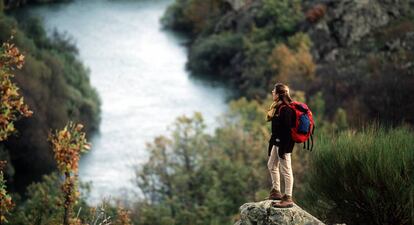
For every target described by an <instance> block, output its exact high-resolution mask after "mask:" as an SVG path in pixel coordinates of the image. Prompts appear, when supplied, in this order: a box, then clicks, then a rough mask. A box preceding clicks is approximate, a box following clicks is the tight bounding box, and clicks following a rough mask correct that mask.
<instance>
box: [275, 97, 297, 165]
mask: <svg viewBox="0 0 414 225" xmlns="http://www.w3.org/2000/svg"><path fill="white" fill-rule="evenodd" d="M278 112H279V113H278ZM295 122H296V114H295V112H294V111H293V109H291V108H290V107H289V106H287V105H286V104H282V105H280V106H279V107H278V108H277V109H276V113H275V116H273V118H272V136H271V137H270V140H269V152H268V154H269V156H270V153H271V150H272V147H273V145H276V146H278V147H279V157H280V158H284V156H283V155H284V154H285V153H291V152H292V151H293V147H294V146H295V142H294V141H293V140H292V136H291V134H290V132H291V131H290V130H291V128H292V127H294V126H295ZM277 139H278V140H279V141H277Z"/></svg>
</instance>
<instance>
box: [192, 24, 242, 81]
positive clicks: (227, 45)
mask: <svg viewBox="0 0 414 225" xmlns="http://www.w3.org/2000/svg"><path fill="white" fill-rule="evenodd" d="M242 48H243V41H242V36H241V35H240V34H232V33H227V32H226V33H221V34H215V35H211V36H209V37H206V38H203V39H199V40H197V41H196V43H194V45H193V46H192V48H191V50H190V54H189V62H188V65H187V66H188V68H189V69H191V70H192V71H194V72H195V73H218V74H220V75H228V76H229V75H230V74H226V72H228V70H229V67H230V65H231V60H232V58H233V57H234V56H235V55H236V54H237V53H239V52H241V51H242Z"/></svg>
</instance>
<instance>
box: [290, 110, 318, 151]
mask: <svg viewBox="0 0 414 225" xmlns="http://www.w3.org/2000/svg"><path fill="white" fill-rule="evenodd" d="M289 107H290V108H291V109H293V111H294V112H295V114H296V120H295V126H294V127H292V128H291V132H290V133H291V136H292V139H293V141H294V142H296V143H304V145H303V148H306V144H307V149H308V150H310V151H312V149H313V136H312V135H313V132H314V130H315V122H314V121H313V117H312V112H311V110H310V109H309V107H308V106H307V105H306V104H305V103H301V102H292V103H290V104H289ZM309 140H310V141H311V144H312V145H311V147H310V149H309Z"/></svg>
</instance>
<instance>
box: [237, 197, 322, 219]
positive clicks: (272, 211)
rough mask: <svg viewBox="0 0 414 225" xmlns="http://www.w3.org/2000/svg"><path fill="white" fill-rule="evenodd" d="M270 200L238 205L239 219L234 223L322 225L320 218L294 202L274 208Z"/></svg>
mask: <svg viewBox="0 0 414 225" xmlns="http://www.w3.org/2000/svg"><path fill="white" fill-rule="evenodd" d="M271 203H272V201H271V200H266V201H262V202H251V203H246V204H244V205H242V206H241V207H240V220H239V221H237V222H236V223H235V224H234V225H323V224H324V223H322V222H321V221H320V220H318V219H317V218H315V217H314V216H312V215H311V214H309V213H308V212H306V211H304V210H303V209H301V208H300V207H299V206H297V205H296V204H295V205H294V206H293V207H292V208H284V209H282V208H275V207H272V206H271Z"/></svg>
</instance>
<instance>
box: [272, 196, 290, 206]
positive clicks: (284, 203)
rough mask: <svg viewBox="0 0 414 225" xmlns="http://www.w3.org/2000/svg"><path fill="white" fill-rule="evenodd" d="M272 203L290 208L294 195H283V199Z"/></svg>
mask: <svg viewBox="0 0 414 225" xmlns="http://www.w3.org/2000/svg"><path fill="white" fill-rule="evenodd" d="M272 205H273V206H274V207H276V208H290V207H293V200H292V196H289V195H283V197H282V201H280V202H274V203H273V204H272Z"/></svg>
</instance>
